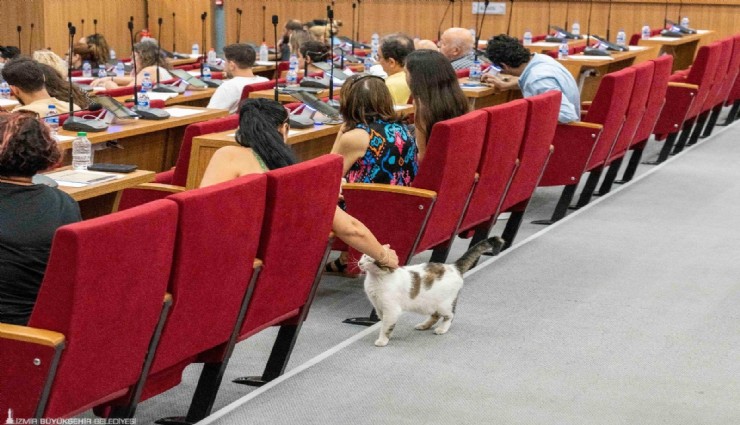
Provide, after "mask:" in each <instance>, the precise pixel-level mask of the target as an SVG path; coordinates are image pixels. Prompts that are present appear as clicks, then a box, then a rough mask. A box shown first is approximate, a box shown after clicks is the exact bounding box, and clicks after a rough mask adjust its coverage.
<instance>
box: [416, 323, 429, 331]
mask: <svg viewBox="0 0 740 425" xmlns="http://www.w3.org/2000/svg"><path fill="white" fill-rule="evenodd" d="M431 327H432V324H427V322H422V323H419V324H418V325H416V326H414V329H416V330H417V331H425V330H427V329H429V328H431Z"/></svg>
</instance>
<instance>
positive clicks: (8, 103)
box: [0, 99, 20, 107]
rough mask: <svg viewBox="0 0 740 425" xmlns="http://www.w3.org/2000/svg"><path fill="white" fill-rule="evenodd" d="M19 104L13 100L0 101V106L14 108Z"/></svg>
mask: <svg viewBox="0 0 740 425" xmlns="http://www.w3.org/2000/svg"><path fill="white" fill-rule="evenodd" d="M19 103H20V102H18V101H17V100H15V99H0V106H3V107H5V106H15V105H18V104H19Z"/></svg>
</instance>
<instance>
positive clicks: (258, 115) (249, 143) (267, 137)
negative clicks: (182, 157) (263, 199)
mask: <svg viewBox="0 0 740 425" xmlns="http://www.w3.org/2000/svg"><path fill="white" fill-rule="evenodd" d="M288 130H289V124H288V111H287V110H286V109H285V107H284V106H283V105H281V104H280V103H278V102H275V101H273V100H268V99H247V100H245V101H244V103H243V104H242V106H241V107H240V110H239V129H238V130H237V131H236V142H237V143H238V144H239V146H224V147H222V148H220V149H219V150H217V151H216V152H215V153H214V154H213V157H212V158H211V161H210V162H209V163H208V167H207V168H206V171H205V174H204V175H203V180H201V183H200V186H201V187H204V186H210V185H214V184H218V183H221V182H225V181H229V180H232V179H235V178H237V177H241V176H244V175H247V174H255V173H265V172H267V171H270V170H274V169H277V168H282V167H287V166H289V165H293V164H295V163H296V159H295V156H294V155H293V152H292V151H291V150H290V148H289V147H288V146H287V145H286V144H285V142H286V141H287V139H288ZM332 230H333V231H334V234H336V236H337V237H338V238H339V239H341V240H342V241H344V243H346V244H347V245H349V246H351V247H353V248H355V249H356V250H358V251H360V252H362V253H364V254H367V255H369V256H370V257H372V258H374V259H376V260H377V261H379V262H380V263H381V264H383V265H386V266H388V267H391V268H396V267H398V256H397V255H396V252H395V251H393V250H392V249H390V248H389V247H388V246H383V245H381V244H380V243H379V242H378V240H377V239H375V236H373V234H372V233H370V230H368V229H367V227H365V225H364V224H362V223H360V222H359V221H357V220H356V219H355V218H354V217H352V216H350V215H349V214H347V213H346V212H344V211H342V210H341V209H339V208H338V207H337V209H336V212H335V214H334V221H333V223H332Z"/></svg>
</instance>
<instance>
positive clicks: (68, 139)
mask: <svg viewBox="0 0 740 425" xmlns="http://www.w3.org/2000/svg"><path fill="white" fill-rule="evenodd" d="M54 138H55V139H56V140H57V142H71V141H72V140H74V139H76V137H73V136H62V135H60V134H57V135H55V136H54Z"/></svg>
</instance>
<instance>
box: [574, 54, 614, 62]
mask: <svg viewBox="0 0 740 425" xmlns="http://www.w3.org/2000/svg"><path fill="white" fill-rule="evenodd" d="M569 59H573V60H576V61H613V60H614V58H613V57H612V56H587V55H571V56H568V57H567V58H565V59H564V60H569Z"/></svg>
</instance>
